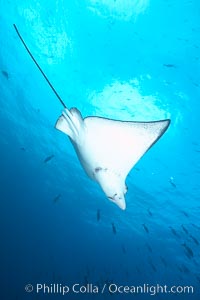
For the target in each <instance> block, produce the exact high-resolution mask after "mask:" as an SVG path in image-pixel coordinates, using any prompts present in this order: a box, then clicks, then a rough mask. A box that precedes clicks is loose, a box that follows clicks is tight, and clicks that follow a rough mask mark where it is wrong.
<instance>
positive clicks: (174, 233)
mask: <svg viewBox="0 0 200 300" xmlns="http://www.w3.org/2000/svg"><path fill="white" fill-rule="evenodd" d="M169 228H170V229H171V232H172V233H173V235H175V236H176V237H180V236H179V234H178V233H177V232H176V230H175V229H174V228H173V227H171V226H169Z"/></svg>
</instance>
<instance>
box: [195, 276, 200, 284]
mask: <svg viewBox="0 0 200 300" xmlns="http://www.w3.org/2000/svg"><path fill="white" fill-rule="evenodd" d="M195 277H196V279H197V281H198V282H199V283H200V276H199V275H195Z"/></svg>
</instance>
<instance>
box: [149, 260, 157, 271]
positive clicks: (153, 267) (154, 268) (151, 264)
mask: <svg viewBox="0 0 200 300" xmlns="http://www.w3.org/2000/svg"><path fill="white" fill-rule="evenodd" d="M149 264H150V266H151V267H152V269H153V270H154V272H157V269H156V267H155V266H154V264H153V263H152V262H151V261H149Z"/></svg>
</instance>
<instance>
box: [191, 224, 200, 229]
mask: <svg viewBox="0 0 200 300" xmlns="http://www.w3.org/2000/svg"><path fill="white" fill-rule="evenodd" d="M191 225H192V226H193V227H194V228H196V229H199V230H200V227H199V226H197V225H195V224H193V223H191Z"/></svg>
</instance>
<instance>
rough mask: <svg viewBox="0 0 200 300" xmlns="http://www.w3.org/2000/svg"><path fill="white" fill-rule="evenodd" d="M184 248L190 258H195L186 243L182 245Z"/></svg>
mask: <svg viewBox="0 0 200 300" xmlns="http://www.w3.org/2000/svg"><path fill="white" fill-rule="evenodd" d="M182 246H183V247H184V248H185V250H186V251H187V253H188V255H189V257H190V258H191V257H193V256H194V253H193V251H192V249H191V248H190V247H188V246H187V245H186V243H184V244H182Z"/></svg>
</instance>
